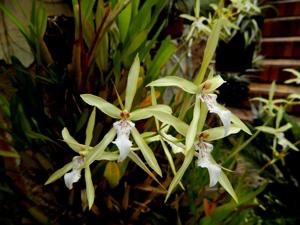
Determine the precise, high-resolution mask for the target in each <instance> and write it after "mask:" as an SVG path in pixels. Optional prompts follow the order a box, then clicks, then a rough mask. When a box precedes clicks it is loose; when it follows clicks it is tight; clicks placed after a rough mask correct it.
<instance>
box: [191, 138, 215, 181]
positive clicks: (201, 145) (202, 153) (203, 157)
mask: <svg viewBox="0 0 300 225" xmlns="http://www.w3.org/2000/svg"><path fill="white" fill-rule="evenodd" d="M194 145H195V149H196V150H197V151H198V152H197V153H198V154H197V156H198V160H197V165H198V166H200V167H202V168H207V170H208V173H209V186H210V187H213V186H215V185H216V184H217V183H218V181H219V178H220V174H221V167H220V166H219V165H218V164H216V163H214V162H213V161H212V160H211V151H212V150H213V145H212V144H210V143H207V142H204V141H202V140H200V141H197V142H195V143H194Z"/></svg>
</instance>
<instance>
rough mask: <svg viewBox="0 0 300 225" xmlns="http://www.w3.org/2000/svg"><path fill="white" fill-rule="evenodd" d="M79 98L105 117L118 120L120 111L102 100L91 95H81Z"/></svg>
mask: <svg viewBox="0 0 300 225" xmlns="http://www.w3.org/2000/svg"><path fill="white" fill-rule="evenodd" d="M80 97H81V98H82V99H83V101H84V102H86V103H87V104H89V105H91V106H96V107H97V108H98V109H99V110H100V111H102V112H103V113H105V114H106V115H108V116H110V117H112V118H115V119H120V114H121V110H120V109H119V108H117V107H116V106H114V105H113V104H111V103H109V102H107V101H106V100H104V99H103V98H101V97H98V96H95V95H91V94H82V95H80Z"/></svg>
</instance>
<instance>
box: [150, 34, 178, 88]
mask: <svg viewBox="0 0 300 225" xmlns="http://www.w3.org/2000/svg"><path fill="white" fill-rule="evenodd" d="M175 50H176V46H175V45H174V43H173V42H172V40H171V38H170V37H167V38H166V39H165V40H164V41H163V42H162V43H161V45H160V47H159V49H158V51H157V52H156V54H155V57H154V59H153V60H152V61H151V62H150V63H149V65H147V68H149V69H148V71H147V75H146V79H145V83H148V82H149V81H152V80H155V79H157V77H158V76H159V74H160V70H161V68H162V67H163V65H165V64H166V63H167V62H168V61H169V59H170V57H171V56H172V55H173V54H174V52H175Z"/></svg>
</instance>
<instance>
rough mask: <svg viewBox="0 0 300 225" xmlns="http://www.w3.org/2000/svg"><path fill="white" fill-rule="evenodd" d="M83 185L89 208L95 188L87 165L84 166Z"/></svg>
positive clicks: (92, 202) (92, 201)
mask: <svg viewBox="0 0 300 225" xmlns="http://www.w3.org/2000/svg"><path fill="white" fill-rule="evenodd" d="M85 185H86V196H87V200H88V204H89V209H91V208H92V206H93V204H94V200H95V188H94V185H93V180H92V175H91V170H90V167H89V166H87V167H85Z"/></svg>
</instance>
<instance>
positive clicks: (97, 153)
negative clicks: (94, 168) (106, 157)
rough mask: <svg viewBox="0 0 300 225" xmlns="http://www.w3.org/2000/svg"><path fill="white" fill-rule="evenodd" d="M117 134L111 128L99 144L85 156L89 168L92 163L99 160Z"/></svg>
mask: <svg viewBox="0 0 300 225" xmlns="http://www.w3.org/2000/svg"><path fill="white" fill-rule="evenodd" d="M116 134H117V131H116V129H115V128H111V129H110V130H109V131H108V133H107V134H106V135H105V136H104V137H103V139H102V140H101V142H100V143H99V144H97V145H96V146H95V147H94V148H93V150H91V151H90V152H89V153H88V154H87V155H86V165H87V166H89V165H90V164H91V163H92V162H94V161H95V160H97V159H99V158H100V157H101V155H102V154H103V152H104V150H105V149H106V147H107V146H108V145H109V144H110V143H111V142H112V141H113V139H114V138H115V136H116Z"/></svg>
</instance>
